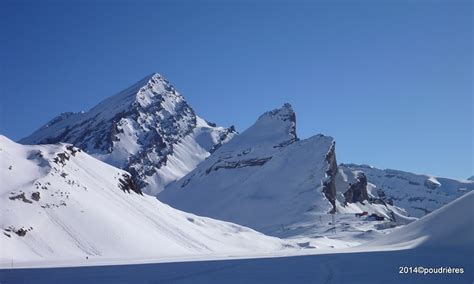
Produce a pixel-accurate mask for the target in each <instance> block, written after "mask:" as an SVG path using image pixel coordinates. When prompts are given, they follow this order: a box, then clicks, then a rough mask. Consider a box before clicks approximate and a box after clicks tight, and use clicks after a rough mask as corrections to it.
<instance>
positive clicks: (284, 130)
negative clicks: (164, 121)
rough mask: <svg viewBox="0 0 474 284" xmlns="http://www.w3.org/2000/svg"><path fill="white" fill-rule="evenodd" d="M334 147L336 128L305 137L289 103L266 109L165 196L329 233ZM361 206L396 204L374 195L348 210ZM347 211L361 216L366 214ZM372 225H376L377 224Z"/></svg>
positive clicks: (214, 213)
mask: <svg viewBox="0 0 474 284" xmlns="http://www.w3.org/2000/svg"><path fill="white" fill-rule="evenodd" d="M334 150H335V148H334V139H333V138H331V137H328V136H324V135H321V134H320V135H316V136H313V137H311V138H308V139H305V140H299V139H298V138H297V136H296V118H295V113H294V111H293V109H292V107H291V106H290V105H289V104H285V105H284V106H283V107H282V108H280V109H275V110H273V111H270V112H267V113H265V114H263V115H262V116H261V117H260V118H259V119H258V120H257V121H256V122H255V124H254V125H253V126H251V127H250V128H248V129H247V130H245V131H244V132H243V133H241V134H240V135H238V136H236V137H235V138H233V139H232V140H231V141H230V142H228V143H227V144H225V145H223V146H222V147H221V148H219V149H218V150H217V151H216V152H214V153H213V154H212V155H211V156H210V157H209V158H208V159H206V160H205V161H203V162H202V163H201V164H200V165H199V166H198V167H197V168H196V169H195V170H193V171H192V172H190V173H189V174H188V175H186V176H185V177H183V178H182V179H181V180H179V181H177V182H175V183H172V184H170V185H169V186H168V187H167V188H166V189H165V190H164V191H163V192H161V193H160V194H159V195H158V198H159V199H160V200H162V201H163V202H165V203H168V204H170V205H171V206H173V207H175V208H179V209H181V210H184V211H188V212H193V213H195V214H198V215H203V216H209V217H212V218H216V219H221V220H226V221H231V222H235V223H238V224H241V225H245V226H249V227H251V228H254V229H256V230H258V231H261V232H264V233H266V234H271V235H276V236H285V237H288V236H295V235H305V233H306V232H311V234H313V235H314V234H316V235H324V234H326V233H327V230H328V229H329V228H328V227H327V226H326V225H323V224H322V220H323V219H324V220H325V224H327V218H328V217H329V216H328V214H327V213H328V212H330V211H331V209H332V207H333V205H332V204H331V202H330V201H329V200H328V197H327V196H326V194H325V193H323V189H324V183H325V182H327V181H328V180H330V179H329V177H328V171H330V170H329V169H330V167H331V165H330V164H334V165H335V166H336V168H335V169H334V171H335V172H336V173H337V164H336V163H335V156H334V160H333V162H334V163H330V162H329V160H328V157H329V156H330V155H329V153H334ZM335 205H338V204H335ZM338 206H340V205H338ZM361 206H363V209H364V210H368V211H370V212H371V213H374V212H379V211H380V212H381V213H382V214H383V215H385V216H388V212H389V210H390V209H389V208H387V207H386V206H384V205H379V204H376V205H373V204H369V203H367V204H364V205H362V204H359V205H358V204H354V205H352V206H351V208H350V209H347V210H346V212H344V213H348V214H349V215H350V216H351V217H353V213H356V212H362V209H361V208H360V207H361ZM345 219H346V220H352V221H353V222H355V223H354V224H360V220H353V219H354V218H345ZM369 223H370V222H369ZM373 224H374V225H375V224H376V223H373ZM331 227H332V226H330V228H331ZM367 227H368V228H367V229H366V230H370V229H373V225H371V226H370V225H369V226H367ZM325 231H326V233H325ZM363 232H364V231H362V230H361V231H357V232H355V233H357V234H358V233H363Z"/></svg>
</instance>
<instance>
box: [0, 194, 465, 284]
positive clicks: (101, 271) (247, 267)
mask: <svg viewBox="0 0 474 284" xmlns="http://www.w3.org/2000/svg"><path fill="white" fill-rule="evenodd" d="M473 202H474V193H469V194H466V195H465V196H463V197H461V198H459V199H458V200H456V201H454V202H453V203H451V204H449V205H447V206H445V207H443V208H441V209H440V210H438V211H436V212H434V213H432V214H430V215H428V216H426V217H424V218H422V219H420V220H418V221H415V222H413V223H411V224H410V225H408V226H406V227H404V228H403V229H400V230H398V231H395V232H394V233H392V234H390V235H388V236H384V237H382V238H380V239H379V240H376V241H374V242H372V243H371V244H365V245H362V246H359V247H354V248H350V249H340V250H336V251H334V250H333V251H327V250H320V251H317V250H306V251H300V253H302V254H304V253H305V252H306V253H309V254H308V255H299V256H297V255H294V256H283V255H282V254H281V253H278V252H274V253H273V254H262V255H260V258H258V257H256V256H253V257H252V258H235V259H219V258H212V257H211V258H210V259H214V260H209V259H208V260H206V259H205V258H201V259H200V260H198V259H194V260H193V259H188V260H187V261H180V260H179V259H178V260H176V259H175V260H174V261H172V260H171V261H159V260H157V261H156V263H149V264H138V265H117V266H91V267H74V268H67V267H65V268H50V269H3V270H0V281H1V282H2V283H17V282H27V283H51V282H58V281H60V282H67V283H117V282H120V283H364V284H366V283H472V280H473V276H474V275H473V258H472V255H473V253H474V250H473V243H472V238H473V237H474V234H473V227H474V226H473V223H472V219H471V218H466V217H470V216H468V215H469V214H470V213H471V208H472V204H473ZM440 228H442V229H440ZM314 253H316V254H314ZM145 262H146V261H145ZM150 262H152V260H151V261H150ZM403 267H411V268H412V269H414V268H416V269H417V272H415V273H400V271H402V269H403ZM401 268H402V269H401ZM430 269H431V273H429V271H430ZM442 269H444V271H445V272H442V271H443V270H442ZM449 269H451V270H449ZM454 269H458V271H460V269H462V271H463V272H462V273H459V272H458V273H452V272H449V273H448V272H447V271H454ZM418 271H420V272H418Z"/></svg>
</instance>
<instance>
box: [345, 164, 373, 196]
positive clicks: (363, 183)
mask: <svg viewBox="0 0 474 284" xmlns="http://www.w3.org/2000/svg"><path fill="white" fill-rule="evenodd" d="M344 197H345V199H346V203H356V202H364V201H365V200H369V194H368V193H367V177H366V176H365V174H364V173H362V172H360V173H358V174H357V181H356V182H355V183H354V184H351V185H350V186H349V189H348V190H347V191H346V192H344Z"/></svg>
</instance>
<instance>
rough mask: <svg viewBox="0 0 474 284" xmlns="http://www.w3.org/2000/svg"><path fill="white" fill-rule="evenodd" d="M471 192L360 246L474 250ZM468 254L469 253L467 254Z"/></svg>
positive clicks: (473, 199)
mask: <svg viewBox="0 0 474 284" xmlns="http://www.w3.org/2000/svg"><path fill="white" fill-rule="evenodd" d="M473 205H474V192H473V191H471V192H469V193H466V194H465V195H463V196H461V197H459V198H458V199H456V200H454V201H453V202H450V203H449V204H447V205H445V206H443V207H441V208H440V209H438V210H436V211H434V212H432V213H431V214H428V215H426V216H424V217H423V218H421V219H419V220H417V221H415V222H413V223H411V224H408V225H407V226H405V227H403V228H401V229H399V230H396V231H394V232H393V233H391V234H389V235H387V236H384V237H382V238H380V239H378V240H376V241H374V242H371V243H369V244H365V245H363V247H369V248H371V247H380V248H384V249H389V248H407V247H410V248H413V247H415V248H427V249H437V250H439V249H457V250H459V249H463V250H465V253H468V252H470V253H471V254H472V253H474V219H473V218H472V206H473ZM471 256H472V255H471Z"/></svg>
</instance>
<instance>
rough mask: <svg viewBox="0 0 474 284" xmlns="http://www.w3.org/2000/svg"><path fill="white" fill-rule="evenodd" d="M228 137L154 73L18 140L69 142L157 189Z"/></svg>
mask: <svg viewBox="0 0 474 284" xmlns="http://www.w3.org/2000/svg"><path fill="white" fill-rule="evenodd" d="M233 135H235V131H234V130H233V129H225V128H222V127H218V126H216V125H215V124H210V123H208V122H206V120H204V119H202V118H200V117H198V116H197V115H196V113H195V112H194V110H193V109H192V108H191V106H189V105H188V103H187V102H186V100H185V98H184V97H183V96H182V95H181V94H179V92H178V91H177V90H176V89H175V88H174V87H173V85H172V84H171V83H170V82H169V81H168V80H166V79H165V78H164V77H163V76H161V75H160V74H157V73H153V74H150V75H148V76H146V77H145V78H143V79H142V80H140V81H138V82H136V83H135V84H133V85H132V86H131V87H129V88H126V89H125V90H123V91H121V92H119V93H117V94H116V95H113V96H111V97H109V98H107V99H105V100H103V101H102V102H100V103H99V104H98V105H96V106H95V107H93V108H92V109H91V110H89V111H87V112H80V113H71V112H69V113H64V114H61V115H60V116H58V117H56V118H54V119H53V120H51V121H50V122H48V123H47V124H46V125H45V126H43V127H41V128H40V129H39V130H37V131H36V132H34V133H33V134H32V135H30V136H28V137H26V138H24V139H22V140H21V141H20V143H23V144H54V143H59V142H67V143H71V144H73V145H74V146H76V147H79V148H81V149H83V150H84V151H86V152H87V153H89V154H92V155H94V156H95V157H96V158H98V159H100V160H102V161H104V162H107V163H109V164H111V165H113V166H116V167H120V168H122V169H125V170H127V171H129V172H130V173H132V175H133V177H134V182H135V183H136V184H137V185H138V187H139V188H144V187H147V186H148V185H151V184H152V185H153V188H155V191H156V190H158V191H159V190H160V189H162V188H163V187H164V186H165V185H166V184H167V183H168V182H171V181H173V180H175V179H177V178H179V177H181V176H182V175H184V174H186V173H187V172H189V171H190V170H192V168H193V167H194V166H195V165H196V164H197V163H199V162H200V161H202V160H203V159H205V158H206V157H207V156H208V155H209V152H211V151H214V150H216V149H217V148H218V147H220V146H221V145H222V144H224V143H226V142H227V141H228V140H230V138H232V137H233ZM178 145H180V146H178ZM173 157H174V158H173ZM170 160H171V164H168V163H169V162H170ZM165 168H167V169H166V170H165ZM160 170H163V172H160ZM150 188H151V186H150ZM148 193H156V192H152V191H148Z"/></svg>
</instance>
